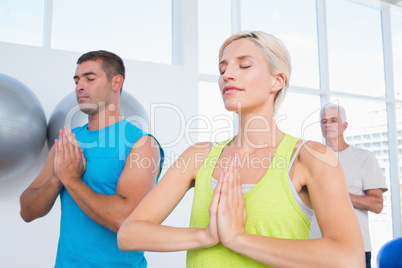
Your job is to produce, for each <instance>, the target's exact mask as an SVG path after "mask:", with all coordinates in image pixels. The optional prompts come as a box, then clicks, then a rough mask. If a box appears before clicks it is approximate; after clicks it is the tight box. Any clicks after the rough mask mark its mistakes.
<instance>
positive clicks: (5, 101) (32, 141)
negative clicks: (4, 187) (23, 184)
mask: <svg viewBox="0 0 402 268" xmlns="http://www.w3.org/2000/svg"><path fill="white" fill-rule="evenodd" d="M46 127H47V125H46V116H45V113H44V111H43V108H42V105H41V104H40V102H39V100H38V99H37V98H36V96H35V94H34V93H33V92H32V91H31V90H30V89H29V88H28V87H27V86H25V85H24V84H23V83H21V82H19V81H18V80H16V79H14V78H12V77H10V76H7V75H4V74H0V180H3V179H6V178H8V177H11V176H13V175H16V174H18V173H21V172H23V171H24V170H25V169H26V168H27V167H28V166H29V165H30V164H32V163H33V160H35V159H36V158H37V157H38V155H39V154H40V153H41V151H42V149H43V145H44V143H45V140H46Z"/></svg>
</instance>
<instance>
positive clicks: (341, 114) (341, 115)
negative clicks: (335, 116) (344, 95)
mask: <svg viewBox="0 0 402 268" xmlns="http://www.w3.org/2000/svg"><path fill="white" fill-rule="evenodd" d="M328 109H335V110H338V112H339V118H340V119H341V121H342V123H345V122H346V113H345V109H344V108H343V107H342V106H340V105H339V104H335V103H329V104H327V105H324V106H323V107H322V108H321V112H320V121H321V118H322V115H323V114H324V112H325V111H326V110H328Z"/></svg>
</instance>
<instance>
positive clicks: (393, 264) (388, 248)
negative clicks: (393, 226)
mask: <svg viewBox="0 0 402 268" xmlns="http://www.w3.org/2000/svg"><path fill="white" fill-rule="evenodd" d="M377 264H378V267H379V268H397V267H398V268H400V267H402V238H401V237H400V238H396V239H394V240H391V241H389V242H388V243H386V244H385V245H384V246H382V248H381V249H380V250H379V251H378V254H377Z"/></svg>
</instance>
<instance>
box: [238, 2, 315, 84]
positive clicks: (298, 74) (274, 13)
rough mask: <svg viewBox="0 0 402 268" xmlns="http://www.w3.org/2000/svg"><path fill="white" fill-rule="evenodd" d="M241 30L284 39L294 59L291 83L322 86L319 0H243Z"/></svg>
mask: <svg viewBox="0 0 402 268" xmlns="http://www.w3.org/2000/svg"><path fill="white" fill-rule="evenodd" d="M241 29H242V30H261V31H264V32H267V33H271V34H273V35H275V36H276V37H278V38H279V39H281V40H282V41H283V42H284V43H285V45H286V46H287V48H288V50H289V52H290V55H291V59H292V67H293V68H292V76H291V79H290V84H292V85H297V86H302V87H311V88H319V70H318V45H317V19H316V6H315V0H304V1H299V0H287V1H276V0H242V1H241Z"/></svg>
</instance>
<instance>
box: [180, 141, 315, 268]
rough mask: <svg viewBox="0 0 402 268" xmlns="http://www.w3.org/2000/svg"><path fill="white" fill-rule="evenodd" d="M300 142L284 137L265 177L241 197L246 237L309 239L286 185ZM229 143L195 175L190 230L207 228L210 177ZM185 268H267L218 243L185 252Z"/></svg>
mask: <svg viewBox="0 0 402 268" xmlns="http://www.w3.org/2000/svg"><path fill="white" fill-rule="evenodd" d="M298 140H299V139H298V138H295V137H292V136H290V135H285V136H284V138H283V139H282V141H281V142H280V144H279V145H278V148H277V150H276V153H275V155H274V157H273V159H272V162H271V165H270V167H269V168H268V170H267V172H266V173H265V175H264V177H263V178H262V179H261V180H260V181H259V182H258V183H257V184H256V185H255V186H254V187H253V188H252V189H251V190H249V191H248V192H247V193H246V194H244V195H243V198H244V205H245V208H246V212H247V222H246V226H245V230H246V232H247V233H249V234H257V235H264V236H269V237H276V238H288V239H308V238H309V233H310V226H311V222H310V220H309V218H308V217H307V216H306V214H305V213H304V212H303V211H302V209H301V208H300V207H299V205H298V204H297V202H296V200H295V199H294V197H293V195H292V191H291V189H290V186H289V182H288V166H289V162H290V159H291V156H292V153H293V150H294V148H295V145H296V143H297V141H298ZM230 141H231V139H229V140H226V141H223V142H220V143H218V144H217V145H215V146H214V147H213V148H212V149H211V151H210V153H209V154H208V156H207V158H206V160H205V161H204V163H203V165H202V166H201V168H200V170H199V171H198V173H197V176H196V180H195V189H194V200H193V206H192V211H191V218H190V227H191V228H206V227H207V226H208V222H209V214H208V207H209V205H210V203H211V200H212V195H213V190H212V187H211V177H212V173H213V171H214V168H215V165H216V163H217V160H218V159H219V156H220V154H221V153H222V150H223V148H224V147H225V146H226V145H227V144H228V143H229V142H230ZM187 267H188V268H220V267H236V268H237V267H253V268H254V267H270V266H268V265H265V264H262V263H260V262H257V261H255V260H253V259H251V258H249V257H246V256H244V255H241V254H238V253H236V252H234V251H232V250H230V249H228V248H226V247H224V246H223V245H222V244H221V243H219V244H217V245H215V246H213V247H210V248H202V249H194V250H188V251H187Z"/></svg>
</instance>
